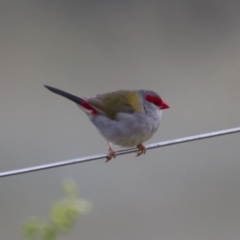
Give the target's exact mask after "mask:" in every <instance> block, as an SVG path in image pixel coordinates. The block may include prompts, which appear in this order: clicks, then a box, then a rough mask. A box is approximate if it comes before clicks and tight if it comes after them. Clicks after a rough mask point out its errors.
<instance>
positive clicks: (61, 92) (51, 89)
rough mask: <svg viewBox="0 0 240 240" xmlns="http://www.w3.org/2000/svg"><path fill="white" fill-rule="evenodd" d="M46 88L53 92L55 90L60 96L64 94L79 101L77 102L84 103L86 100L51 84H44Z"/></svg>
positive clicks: (72, 99) (74, 100)
mask: <svg viewBox="0 0 240 240" xmlns="http://www.w3.org/2000/svg"><path fill="white" fill-rule="evenodd" d="M44 87H45V88H47V89H48V90H50V91H51V92H54V93H56V94H58V95H60V96H63V97H65V98H68V99H69V100H71V101H73V102H75V103H77V104H80V105H81V104H82V102H84V100H83V99H82V98H79V97H76V96H74V95H72V94H70V93H67V92H64V91H62V90H59V89H57V88H53V87H50V86H47V85H44Z"/></svg>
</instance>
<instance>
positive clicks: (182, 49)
mask: <svg viewBox="0 0 240 240" xmlns="http://www.w3.org/2000/svg"><path fill="white" fill-rule="evenodd" d="M239 22H240V1H227V0H219V1H216V0H215V1H214V0H202V1H200V0H199V1H198V0H195V1H190V0H189V1H171V0H168V1H164V0H163V1H156V0H149V1H136V0H135V1H134V0H130V1H60V0H59V1H51V0H48V1H44V0H42V1H34V0H33V1H30V0H28V1H27V0H26V1H24V0H23V1H3V0H2V1H0V32H1V35H0V76H1V77H0V111H1V114H0V137H1V138H0V171H1V172H2V171H6V170H10V169H17V168H23V167H28V166H33V165H39V164H45V163H51V162H56V161H60V160H66V159H72V158H77V157H82V156H88V155H93V154H99V153H104V152H106V143H105V142H104V140H103V139H102V138H101V136H100V135H99V134H98V132H97V130H96V129H95V127H94V126H93V125H91V123H90V122H89V121H88V119H87V117H86V116H85V114H84V113H83V112H81V111H80V110H79V109H78V108H77V107H76V106H75V105H74V104H73V103H71V102H70V101H68V100H66V99H64V98H61V97H59V96H57V95H54V94H53V93H50V92H49V91H47V90H46V89H45V88H44V87H43V85H44V84H48V85H50V86H54V87H57V88H60V89H62V90H65V91H68V92H70V93H72V94H76V95H79V96H94V95H95V94H97V93H105V92H109V91H114V90H118V89H152V90H155V91H156V92H158V93H159V94H160V95H161V96H162V98H163V99H164V100H165V101H166V102H167V103H168V104H169V105H170V106H171V108H170V109H169V110H167V111H164V114H163V119H162V122H161V126H160V129H159V131H158V132H157V134H156V135H155V136H154V137H153V138H152V139H151V140H150V141H149V142H158V141H163V140H169V139H174V138H178V137H184V136H189V135H194V134H200V133H204V132H209V131H215V130H220V129H226V128H231V127H237V126H239V125H240V113H239V109H240V108H239V102H240V94H239V89H240V24H239ZM239 140H240V134H234V135H229V136H224V137H218V138H214V139H207V140H203V141H199V142H192V143H185V144H181V145H177V146H171V147H166V148H161V149H155V150H151V151H148V152H147V154H146V155H145V156H142V157H139V158H135V156H134V154H129V155H125V156H121V157H118V158H117V159H115V160H112V161H111V162H109V163H107V164H105V163H104V160H99V161H94V162H90V163H83V164H78V165H72V166H67V167H62V168H57V169H51V170H46V171H41V172H35V173H29V174H25V175H19V176H13V177H8V178H2V179H0V239H1V240H9V239H11V240H18V239H21V227H22V225H23V223H24V221H25V220H27V219H28V218H29V217H30V216H36V215H37V216H41V217H42V218H47V214H48V211H49V209H50V207H51V204H52V203H53V202H54V201H55V200H57V199H59V198H61V197H63V196H64V191H63V190H62V180H63V179H64V178H73V179H74V180H75V181H76V182H77V183H78V185H79V187H80V189H81V196H82V197H83V198H85V199H87V200H89V201H90V202H91V203H92V204H93V210H92V212H91V213H90V214H89V215H87V216H84V217H83V218H81V220H80V221H79V222H78V223H77V225H76V227H75V228H74V230H73V231H72V232H71V234H70V235H69V236H67V237H66V238H64V237H62V238H61V239H69V240H73V239H82V240H89V239H91V240H110V239H111V240H112V239H114V240H128V239H129V240H146V239H148V240H157V239H164V240H170V239H171V240H192V239H195V240H196V239H197V240H198V239H199V240H202V239H204V240H221V239H222V240H226V239H228V240H235V239H239V237H240V207H239V206H240V174H239V172H240V159H239V155H240V148H239Z"/></svg>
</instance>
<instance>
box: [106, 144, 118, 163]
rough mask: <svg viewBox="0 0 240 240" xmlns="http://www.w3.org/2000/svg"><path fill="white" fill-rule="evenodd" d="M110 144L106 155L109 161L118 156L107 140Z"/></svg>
mask: <svg viewBox="0 0 240 240" xmlns="http://www.w3.org/2000/svg"><path fill="white" fill-rule="evenodd" d="M107 145H108V155H107V157H106V162H109V161H110V160H111V159H112V158H116V154H115V152H114V151H113V150H112V148H111V146H110V144H109V142H107Z"/></svg>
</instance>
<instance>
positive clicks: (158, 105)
mask: <svg viewBox="0 0 240 240" xmlns="http://www.w3.org/2000/svg"><path fill="white" fill-rule="evenodd" d="M44 86H45V87H46V88H47V89H48V90H50V91H51V92H53V93H56V94H58V95H60V96H63V97H65V98H67V99H69V100H71V101H73V102H74V103H76V104H77V105H78V107H79V108H80V109H82V110H83V111H84V112H85V113H86V115H87V116H88V118H89V120H90V121H91V122H92V123H93V124H94V125H95V127H96V128H97V130H98V131H99V133H100V134H101V135H102V136H103V138H105V140H106V141H107V146H108V155H107V157H106V162H108V161H110V160H111V159H112V158H115V157H116V154H115V152H114V151H113V149H112V148H111V145H112V144H114V145H118V146H120V147H137V148H138V151H137V154H136V156H140V155H142V154H145V153H146V148H145V146H144V145H143V142H145V141H147V140H148V139H150V138H151V137H152V136H153V134H154V133H155V132H156V131H157V129H158V127H159V124H160V120H161V117H162V110H164V109H168V108H169V105H168V104H167V103H166V102H164V101H163V100H162V98H161V97H160V96H159V95H158V94H157V93H156V92H154V91H151V90H119V91H114V92H109V93H105V94H99V95H96V96H95V97H89V98H80V97H77V96H74V95H72V94H70V93H67V92H64V91H62V90H59V89H57V88H54V87H50V86H47V85H44Z"/></svg>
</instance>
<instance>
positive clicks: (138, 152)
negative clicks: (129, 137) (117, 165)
mask: <svg viewBox="0 0 240 240" xmlns="http://www.w3.org/2000/svg"><path fill="white" fill-rule="evenodd" d="M137 148H138V151H137V155H136V157H139V156H140V155H142V154H145V153H146V152H147V150H146V148H145V147H144V145H142V144H138V145H137Z"/></svg>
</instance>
